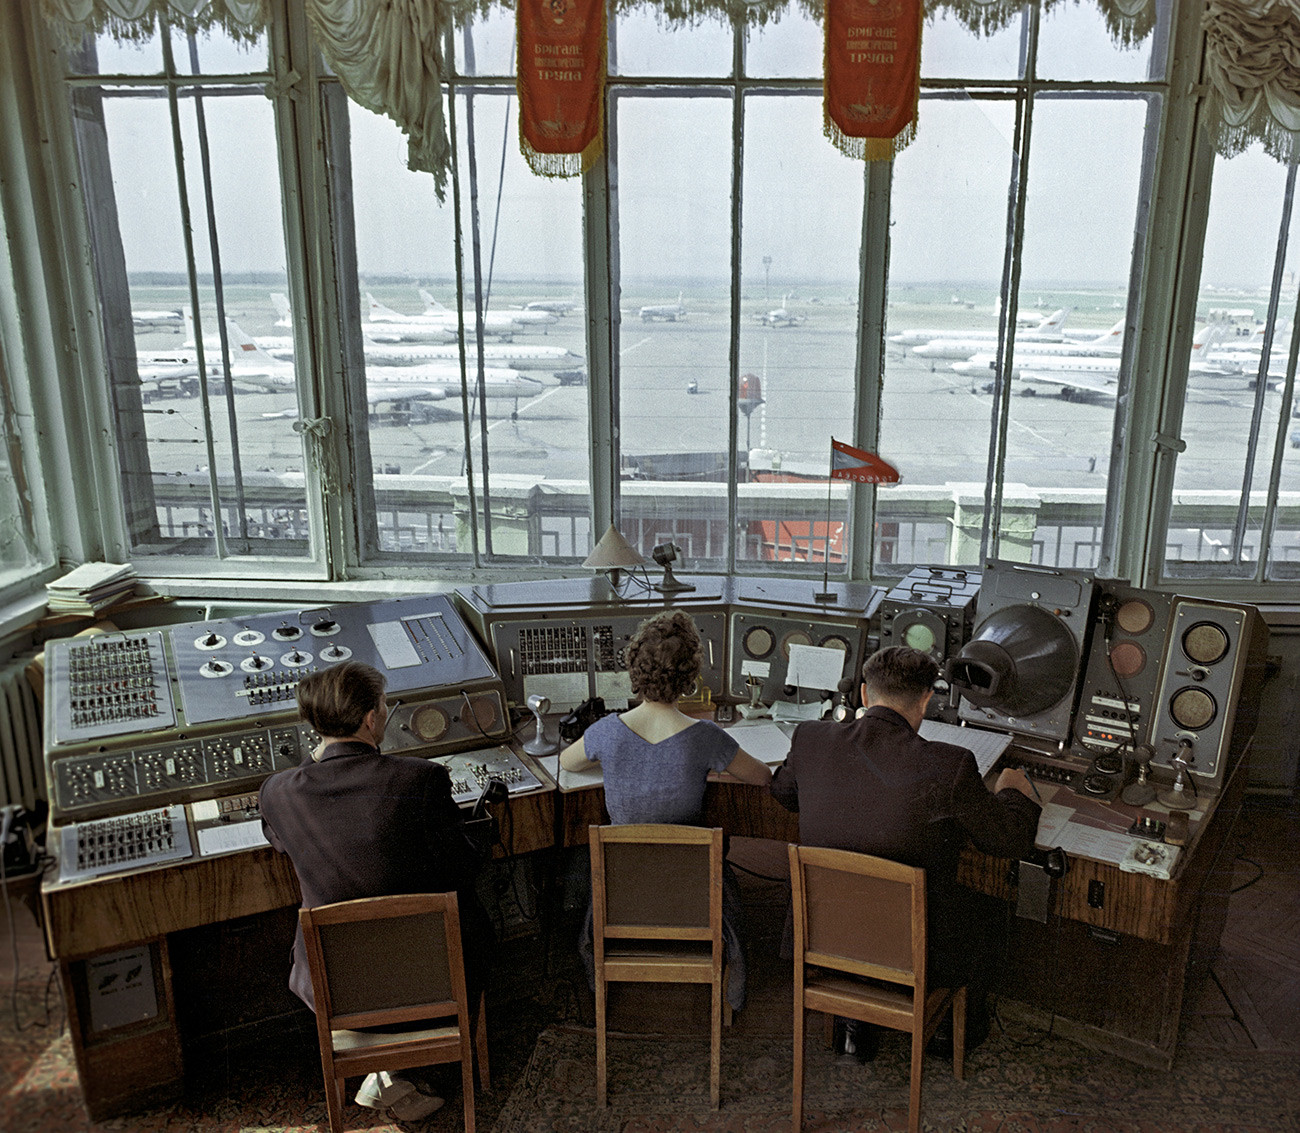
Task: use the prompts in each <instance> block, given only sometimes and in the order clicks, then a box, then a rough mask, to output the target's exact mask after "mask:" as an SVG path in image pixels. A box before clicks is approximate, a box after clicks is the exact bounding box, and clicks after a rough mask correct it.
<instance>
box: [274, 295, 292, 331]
mask: <svg viewBox="0 0 1300 1133" xmlns="http://www.w3.org/2000/svg"><path fill="white" fill-rule="evenodd" d="M271 306H273V307H274V308H275V312H276V314H277V315H279V316H280V317H279V318H278V319H276V320H275V325H276V326H278V327H289V326H293V319H292V317H291V316H292V314H293V312H292V310H291V309H290V307H289V296H287V295H282V294H281V293H280V292H278V291H273V292H272V293H271Z"/></svg>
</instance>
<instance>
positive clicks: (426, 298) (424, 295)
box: [420, 287, 450, 315]
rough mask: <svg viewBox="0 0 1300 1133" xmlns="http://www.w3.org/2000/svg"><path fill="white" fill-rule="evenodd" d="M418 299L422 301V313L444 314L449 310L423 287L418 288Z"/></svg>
mask: <svg viewBox="0 0 1300 1133" xmlns="http://www.w3.org/2000/svg"><path fill="white" fill-rule="evenodd" d="M420 300H421V302H423V303H424V313H425V314H426V315H446V314H449V313H450V312H449V311H448V310H447V308H446V307H444V306H443V305H442V304H441V303H439V302H438V300H437V299H435V298H434V297H433V296H432V295H430V294H429V293H428V292H427V291H426V290H425V289H424V288H423V287H421V288H420Z"/></svg>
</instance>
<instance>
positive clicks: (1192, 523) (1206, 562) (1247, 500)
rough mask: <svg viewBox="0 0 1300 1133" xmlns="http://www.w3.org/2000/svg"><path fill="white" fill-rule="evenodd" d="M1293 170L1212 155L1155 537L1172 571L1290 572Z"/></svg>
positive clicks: (1287, 575)
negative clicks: (1191, 336) (1172, 454)
mask: <svg viewBox="0 0 1300 1133" xmlns="http://www.w3.org/2000/svg"><path fill="white" fill-rule="evenodd" d="M1295 206H1296V167H1295V166H1294V165H1292V166H1290V167H1287V166H1283V165H1279V164H1278V163H1277V162H1276V161H1274V160H1273V159H1272V158H1270V157H1266V156H1265V155H1264V154H1263V153H1262V152H1261V151H1260V150H1259V148H1258V147H1255V148H1252V149H1251V150H1250V151H1248V152H1247V153H1244V154H1241V155H1240V156H1238V157H1234V158H1232V159H1230V160H1225V159H1222V158H1220V159H1218V160H1216V162H1215V167H1214V182H1213V191H1212V196H1211V199H1210V212H1209V220H1208V224H1207V228H1206V234H1205V252H1204V258H1203V260H1202V264H1201V274H1200V289H1199V293H1198V296H1197V308H1196V317H1197V326H1198V327H1199V328H1200V335H1201V339H1202V341H1203V343H1204V345H1203V347H1202V348H1198V349H1194V351H1193V361H1192V364H1191V366H1190V368H1189V372H1188V374H1187V383H1186V389H1185V393H1184V395H1183V404H1182V407H1181V432H1180V434H1179V436H1180V439H1181V441H1182V445H1183V448H1182V451H1181V453H1179V454H1178V455H1177V457H1176V460H1177V466H1176V470H1175V474H1174V482H1173V492H1172V496H1171V498H1170V508H1169V520H1168V526H1167V531H1166V536H1165V545H1164V560H1163V567H1164V573H1165V574H1166V575H1167V576H1169V577H1171V578H1187V577H1200V578H1226V579H1240V580H1249V581H1253V582H1263V581H1265V580H1270V581H1288V580H1289V581H1294V580H1295V579H1296V578H1298V577H1300V409H1298V408H1297V402H1296V397H1295V393H1296V389H1295V354H1294V349H1295V348H1294V347H1293V345H1292V340H1293V327H1294V323H1295V317H1296V302H1297V300H1296V273H1297V255H1298V254H1300V248H1298V247H1297V244H1298V243H1300V211H1298V210H1297V209H1296V207H1295Z"/></svg>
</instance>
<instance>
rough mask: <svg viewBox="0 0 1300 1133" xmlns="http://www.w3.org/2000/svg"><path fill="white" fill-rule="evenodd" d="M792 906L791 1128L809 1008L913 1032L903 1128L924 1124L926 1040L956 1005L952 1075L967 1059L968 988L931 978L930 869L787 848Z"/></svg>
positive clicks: (797, 1125)
mask: <svg viewBox="0 0 1300 1133" xmlns="http://www.w3.org/2000/svg"><path fill="white" fill-rule="evenodd" d="M790 887H791V892H792V897H793V904H794V1133H800V1130H801V1129H802V1128H803V1071H804V1013H805V1011H821V1012H823V1013H825V1015H826V1034H827V1039H828V1040H829V1038H830V1034H831V1026H832V1023H833V1016H835V1015H840V1016H843V1017H844V1018H847V1019H858V1020H861V1021H862V1022H865V1023H874V1024H876V1025H877V1026H881V1027H891V1028H893V1029H894V1030H898V1031H909V1032H910V1033H911V1035H912V1074H911V1094H910V1097H909V1099H908V1111H907V1127H908V1130H909V1131H910V1133H917V1131H918V1130H919V1129H920V1128H921V1065H922V1061H923V1059H924V1056H925V1044H926V1043H927V1042H928V1041H929V1039H930V1037H931V1036H932V1035H933V1034H934V1031H935V1028H936V1027H937V1026H938V1025H939V1022H940V1021H941V1019H942V1018H943V1015H944V1013H945V1012H946V1011H947V1010H948V1008H949V1007H950V1006H951V1008H952V1023H953V1060H952V1068H953V1073H954V1074H955V1075H956V1076H957V1077H958V1078H959V1079H960V1078H961V1077H962V1075H963V1073H964V1071H965V1060H966V989H965V988H964V987H962V988H931V987H929V986H928V985H927V984H926V979H925V936H926V932H925V925H926V921H925V870H923V869H917V868H914V867H912V866H905V865H899V864H898V863H897V862H890V861H886V860H885V859H883V858H874V857H871V856H870V855H868V854H855V853H850V852H848V851H847V850H827V849H820V848H816V847H812V846H793V845H792V846H791V847H790Z"/></svg>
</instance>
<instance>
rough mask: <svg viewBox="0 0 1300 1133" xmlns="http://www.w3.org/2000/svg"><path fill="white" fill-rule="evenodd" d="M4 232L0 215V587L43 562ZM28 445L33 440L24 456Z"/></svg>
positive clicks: (17, 578) (33, 438)
mask: <svg viewBox="0 0 1300 1133" xmlns="http://www.w3.org/2000/svg"><path fill="white" fill-rule="evenodd" d="M4 234H5V233H4V226H3V218H0V438H3V443H2V444H0V590H3V588H4V587H6V586H8V585H9V584H10V583H13V582H18V581H20V580H21V579H23V578H24V577H26V576H28V575H30V574H31V573H32V572H33V571H34V570H35V569H36V568H37V567H40V566H43V565H44V563H42V562H41V561H40V554H39V545H38V540H37V534H36V529H35V526H34V525H35V515H34V514H33V511H34V508H35V506H36V504H37V500H36V498H35V497H34V495H33V493H32V491H31V489H30V486H29V481H28V477H27V468H28V467H29V466H33V467H34V466H36V463H37V462H36V461H35V459H31V457H34V456H35V451H34V446H35V437H34V436H32V435H30V433H28V431H27V430H24V428H23V423H22V418H23V416H26V418H27V420H28V421H29V422H30V420H31V416H32V415H31V412H30V410H29V411H28V412H27V413H26V414H25V415H24V414H22V413H21V412H20V410H19V407H18V403H17V401H16V398H15V394H16V392H17V391H16V389H15V386H14V385H13V384H12V381H11V378H10V374H11V373H15V372H21V370H20V369H19V365H20V363H19V358H20V350H19V344H18V342H17V340H16V339H17V336H14V338H13V339H12V340H10V339H7V338H6V336H5V334H4V329H3V327H4V325H6V324H8V325H10V326H12V325H14V322H13V320H14V317H15V310H14V308H13V306H12V300H11V297H12V296H13V295H14V294H15V292H14V289H13V276H12V274H11V272H10V266H9V246H8V241H7V240H5V239H4ZM29 445H30V446H33V451H32V452H31V454H30V457H29V456H28V454H27V450H28V446H29Z"/></svg>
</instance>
